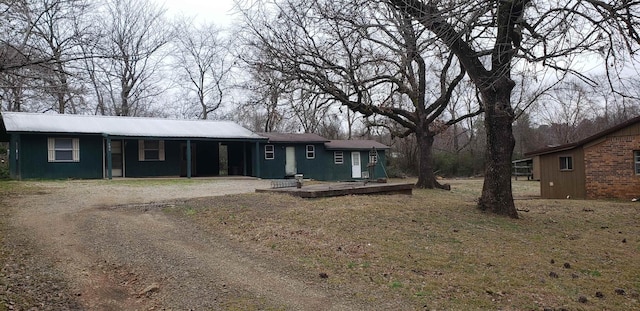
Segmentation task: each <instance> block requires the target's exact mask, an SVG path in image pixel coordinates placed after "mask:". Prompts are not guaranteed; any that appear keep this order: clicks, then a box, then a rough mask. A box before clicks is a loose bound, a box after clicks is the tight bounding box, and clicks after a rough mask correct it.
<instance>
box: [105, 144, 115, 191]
mask: <svg viewBox="0 0 640 311" xmlns="http://www.w3.org/2000/svg"><path fill="white" fill-rule="evenodd" d="M105 138H106V140H107V178H108V179H109V180H111V179H113V160H112V159H111V136H109V135H105Z"/></svg>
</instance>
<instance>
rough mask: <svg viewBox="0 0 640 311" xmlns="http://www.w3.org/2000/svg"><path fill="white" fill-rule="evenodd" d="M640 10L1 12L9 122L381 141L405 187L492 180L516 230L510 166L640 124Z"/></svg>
mask: <svg viewBox="0 0 640 311" xmlns="http://www.w3.org/2000/svg"><path fill="white" fill-rule="evenodd" d="M639 7H640V3H637V2H634V1H622V0H611V1H591V0H587V1H577V0H576V1H566V2H562V3H552V2H544V1H532V0H499V1H489V0H464V1H463V0H460V1H420V0H386V1H371V0H357V1H326V0H314V1H301V0H272V1H252V0H238V1H236V11H237V12H236V13H237V14H238V17H239V18H240V19H239V20H240V22H239V23H238V24H237V25H232V26H228V25H227V26H226V27H225V28H224V29H223V28H221V26H220V25H215V24H211V23H200V22H198V21H197V20H194V19H191V18H188V17H176V16H169V15H168V14H167V12H166V10H164V9H163V8H162V7H161V6H159V5H158V4H157V3H156V2H153V1H150V0H140V1H138V0H104V1H99V2H98V1H89V0H33V1H26V0H12V1H0V17H1V20H2V21H3V22H2V23H1V24H0V33H2V35H0V111H29V112H48V111H52V112H58V113H78V114H97V115H118V116H158V117H173V118H202V119H207V118H209V119H215V118H222V119H231V120H235V121H237V122H239V123H241V124H243V125H245V126H246V127H248V128H250V129H252V130H255V131H267V132H269V131H280V132H310V133H317V134H320V135H322V136H325V137H327V138H331V139H337V138H343V139H348V138H361V137H362V138H376V139H378V140H381V141H382V142H383V143H386V144H388V145H391V146H392V147H393V149H392V151H391V152H390V157H389V158H390V159H391V160H390V161H391V163H389V166H390V170H391V172H393V173H394V174H398V175H401V174H407V175H417V176H418V177H419V178H418V183H417V186H418V187H426V188H433V187H441V186H442V185H440V184H439V183H438V182H437V179H436V175H445V176H466V175H484V176H485V177H486V179H485V188H484V190H483V197H482V198H481V200H480V203H479V207H480V208H482V209H493V208H489V206H499V207H497V208H495V210H494V211H495V212H497V213H499V214H505V215H509V216H512V217H517V213H516V212H515V208H514V207H513V203H512V199H511V195H510V193H511V192H510V188H511V187H510V179H509V175H510V173H509V172H510V167H509V163H510V161H511V159H512V158H519V157H521V156H522V154H523V153H524V152H526V151H531V150H534V149H537V148H541V147H545V146H548V145H555V144H562V143H567V142H571V141H575V140H578V139H580V138H584V136H588V135H590V134H593V133H595V132H596V131H598V130H601V129H604V128H606V127H609V126H611V125H613V124H616V123H619V122H621V121H623V120H625V119H628V118H631V117H634V116H636V115H637V114H638V112H640V109H639V108H638V107H639V103H638V98H640V84H639V83H638V81H637V79H636V77H637V67H634V65H633V64H637V52H638V46H639V45H640V36H639V34H638V32H637V29H639V25H638V21H639V19H640V15H639V14H640V13H639V11H640V9H639ZM203 14H206V12H203ZM630 64H631V65H630ZM509 202H511V203H509Z"/></svg>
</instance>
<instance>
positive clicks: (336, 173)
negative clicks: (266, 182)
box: [258, 143, 386, 181]
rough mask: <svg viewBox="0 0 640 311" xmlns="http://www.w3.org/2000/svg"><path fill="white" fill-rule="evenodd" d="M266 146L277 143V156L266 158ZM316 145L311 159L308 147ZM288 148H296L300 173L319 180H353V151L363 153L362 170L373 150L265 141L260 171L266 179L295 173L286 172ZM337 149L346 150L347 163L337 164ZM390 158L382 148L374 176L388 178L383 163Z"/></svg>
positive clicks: (260, 175) (364, 169) (365, 169)
mask: <svg viewBox="0 0 640 311" xmlns="http://www.w3.org/2000/svg"><path fill="white" fill-rule="evenodd" d="M265 145H273V146H274V158H273V159H266V158H265ZM307 145H313V146H314V147H315V158H314V159H307V155H306V146H307ZM286 147H295V158H296V173H298V174H303V175H304V178H311V179H316V180H333V181H340V180H343V181H346V180H353V179H354V178H352V177H351V176H352V175H351V164H352V163H351V152H352V151H357V152H360V161H361V171H367V165H368V164H369V151H368V150H366V151H364V150H327V149H326V148H325V146H324V144H322V143H313V144H307V143H267V144H264V143H261V144H260V145H259V149H260V150H259V159H260V160H259V161H260V174H259V176H258V177H261V178H265V179H281V178H287V177H291V176H286V174H285V161H286ZM334 151H342V152H343V155H344V162H343V163H342V164H335V163H334ZM385 161H386V156H385V152H384V150H378V164H377V165H376V166H375V170H374V173H375V176H374V178H383V177H386V174H385V172H384V168H383V165H384V163H385Z"/></svg>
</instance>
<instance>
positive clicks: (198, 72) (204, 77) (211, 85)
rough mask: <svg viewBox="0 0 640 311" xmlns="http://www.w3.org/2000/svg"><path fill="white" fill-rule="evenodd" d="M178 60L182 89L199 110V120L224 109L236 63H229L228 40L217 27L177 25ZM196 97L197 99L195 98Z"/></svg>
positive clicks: (190, 24)
mask: <svg viewBox="0 0 640 311" xmlns="http://www.w3.org/2000/svg"><path fill="white" fill-rule="evenodd" d="M176 33H177V34H178V35H177V36H176V37H177V40H176V41H177V42H176V46H177V48H176V51H177V53H176V54H175V60H176V66H177V68H179V70H180V73H181V74H179V75H178V77H179V80H180V81H184V83H179V84H181V87H184V88H186V90H187V92H188V94H187V97H186V100H187V101H192V100H194V101H195V102H197V104H198V107H199V113H197V115H198V117H199V118H201V119H207V116H208V115H209V113H211V112H213V111H215V110H217V109H219V108H220V107H221V106H222V103H223V99H224V95H225V91H226V90H227V89H228V88H229V87H230V85H229V84H227V83H226V82H227V80H228V79H229V75H230V72H231V69H232V68H233V64H234V61H233V59H230V57H231V54H230V53H229V44H230V42H229V39H228V38H226V37H225V36H224V35H223V34H222V33H221V31H220V30H219V29H218V28H216V27H215V25H201V26H194V25H193V24H192V23H190V22H188V21H185V20H183V21H181V22H179V24H178V27H177V30H176ZM194 97H195V98H194Z"/></svg>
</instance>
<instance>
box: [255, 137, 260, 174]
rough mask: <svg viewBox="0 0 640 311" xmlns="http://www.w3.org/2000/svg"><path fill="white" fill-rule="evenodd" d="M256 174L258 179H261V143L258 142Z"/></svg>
mask: <svg viewBox="0 0 640 311" xmlns="http://www.w3.org/2000/svg"><path fill="white" fill-rule="evenodd" d="M255 157H256V172H255V173H254V175H256V177H258V178H259V177H260V175H261V174H260V142H258V141H256V155H255Z"/></svg>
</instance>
